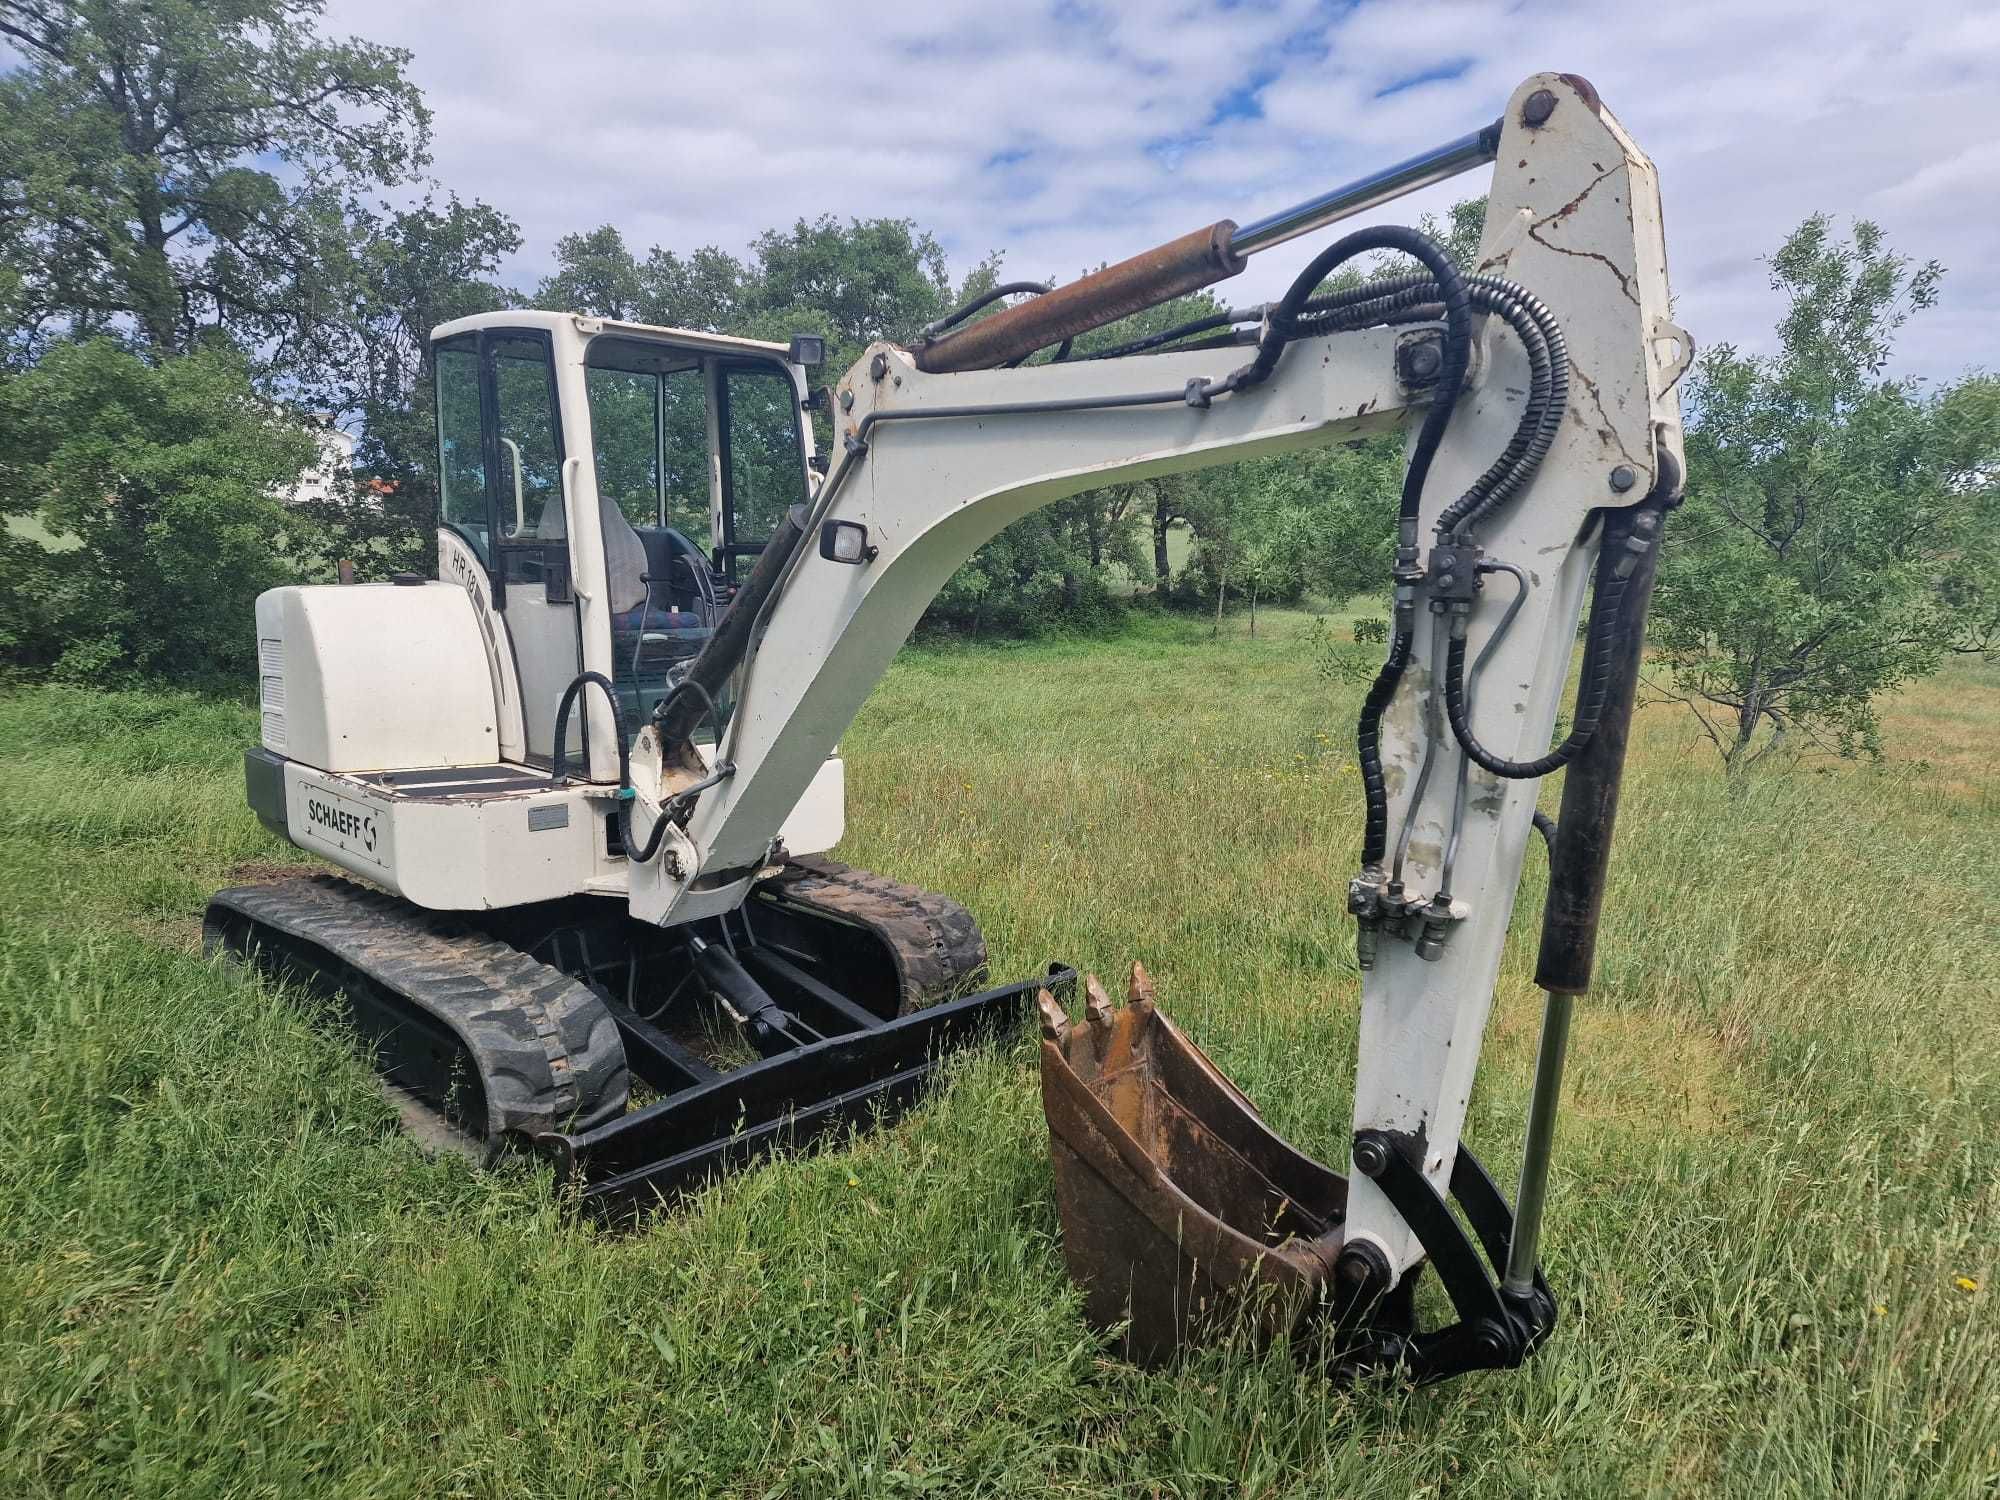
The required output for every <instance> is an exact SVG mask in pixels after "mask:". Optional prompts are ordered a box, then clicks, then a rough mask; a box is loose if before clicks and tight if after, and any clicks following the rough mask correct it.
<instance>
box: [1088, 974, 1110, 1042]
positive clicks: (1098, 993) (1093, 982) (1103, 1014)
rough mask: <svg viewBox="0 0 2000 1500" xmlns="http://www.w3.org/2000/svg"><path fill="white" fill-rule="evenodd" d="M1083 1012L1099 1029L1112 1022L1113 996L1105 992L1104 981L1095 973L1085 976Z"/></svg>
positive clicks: (1101, 1029)
mask: <svg viewBox="0 0 2000 1500" xmlns="http://www.w3.org/2000/svg"><path fill="white" fill-rule="evenodd" d="M1083 1013H1084V1015H1085V1017H1086V1018H1087V1019H1088V1020H1089V1021H1090V1024H1091V1025H1092V1026H1094V1027H1096V1028H1097V1029H1098V1030H1099V1031H1103V1030H1104V1029H1105V1028H1106V1027H1108V1026H1110V1024H1111V996H1110V995H1108V994H1106V993H1105V990H1104V984H1103V981H1101V980H1100V979H1099V978H1098V977H1097V976H1096V975H1095V974H1087V975H1085V976H1084V980H1083Z"/></svg>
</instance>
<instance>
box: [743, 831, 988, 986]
mask: <svg viewBox="0 0 2000 1500" xmlns="http://www.w3.org/2000/svg"><path fill="white" fill-rule="evenodd" d="M759 889H760V890H763V891H765V892H769V893H770V894H772V895H775V896H777V897H778V898H779V899H781V900H784V901H789V902H793V903H796V904H797V905H800V906H804V907H809V908H811V909H812V910H815V911H821V912H825V913H827V914H828V915H830V916H834V917H838V918H842V919H844V920H846V921H849V922H853V923H855V924H857V925H859V926H862V927H866V928H868V929H869V930H870V931H871V932H873V933H875V934H876V936H878V937H879V938H881V940H882V941H883V942H884V943H885V944H887V945H888V947H889V950H890V952H892V953H893V954H894V955H895V958H896V975H897V981H898V984H899V986H900V994H899V995H898V997H897V1008H896V1014H897V1015H899V1016H907V1015H909V1014H910V1013H911V1012H912V1011H917V1010H922V1009H923V1008H924V1007H925V1006H927V1005H935V1004H936V1003H937V1002H938V1001H940V1000H951V999H956V998H957V997H959V996H961V995H966V994H970V993H971V992H972V991H973V990H974V989H976V988H977V987H978V986H979V985H980V984H981V983H982V982H983V981H984V980H985V978H986V939H985V938H984V937H982V936H981V935H980V932H979V924H978V922H977V921H975V920H974V919H973V915H972V913H971V912H969V911H967V910H966V909H965V908H964V907H962V906H960V905H959V904H958V903H957V902H956V901H953V900H952V899H951V898H950V897H949V896H940V895H938V894H937V892H935V891H923V890H918V889H917V888H916V887H915V886H913V885H904V884H903V883H902V882H901V881H898V880H891V879H889V877H888V876H886V875H877V874H875V873H873V872H872V871H869V870H857V869H854V868H853V867H851V866H849V865H843V864H840V863H838V862H837V861H835V860H830V859H817V858H794V859H791V860H789V861H787V862H786V867H785V872H784V873H783V874H782V875H778V876H775V877H773V878H772V879H771V880H769V881H766V882H765V883H764V885H763V886H761V887H760V888H759Z"/></svg>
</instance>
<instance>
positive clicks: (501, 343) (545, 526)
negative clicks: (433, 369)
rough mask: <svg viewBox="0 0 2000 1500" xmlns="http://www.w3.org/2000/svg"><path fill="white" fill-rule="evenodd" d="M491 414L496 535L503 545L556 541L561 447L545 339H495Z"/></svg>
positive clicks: (562, 531) (560, 526)
mask: <svg viewBox="0 0 2000 1500" xmlns="http://www.w3.org/2000/svg"><path fill="white" fill-rule="evenodd" d="M491 348H492V353H493V390H494V405H495V415H496V416H497V417H498V418H499V431H500V537H501V540H502V541H503V542H536V541H547V540H551V539H554V540H560V539H562V538H563V537H565V536H567V535H568V528H567V527H566V526H565V525H564V523H563V492H562V445H561V443H560V442H558V441H557V438H556V425H555V424H556V416H555V413H556V390H555V370H554V368H553V367H552V363H551V360H550V357H549V346H548V343H547V341H546V340H544V339H541V338H537V337H533V336H527V335H521V336H509V337H502V338H496V339H494V340H493V341H492V344H491Z"/></svg>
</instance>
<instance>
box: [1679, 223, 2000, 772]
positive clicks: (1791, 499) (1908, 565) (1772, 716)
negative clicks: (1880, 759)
mask: <svg viewBox="0 0 2000 1500" xmlns="http://www.w3.org/2000/svg"><path fill="white" fill-rule="evenodd" d="M1942 274H1943V272H1942V269H1941V268H1940V267H1939V266H1938V265H1937V263H1936V262H1934V261H1933V262H1927V263H1925V264H1923V265H1912V263H1911V262H1910V261H1909V260H1908V259H1906V258H1905V257H1903V256H1900V255H1897V254H1895V253H1894V252H1893V251H1892V250H1891V249H1890V248H1889V246H1888V244H1887V242H1886V241H1885V240H1884V238H1883V236H1882V232H1881V230H1880V229H1878V228H1877V227H1876V226H1875V225H1874V224H1872V223H1868V222H1866V221H1860V222H1857V223H1856V224H1855V225H1854V226H1853V232H1852V235H1851V238H1849V239H1846V240H1842V239H1840V238H1839V237H1838V236H1837V235H1836V234H1835V232H1834V230H1833V227H1832V225H1831V223H1830V221H1829V220H1828V219H1827V217H1826V216H1825V215H1823V214H1819V215H1814V216H1813V217H1811V218H1809V219H1807V220H1806V221H1805V222H1804V223H1803V224H1801V225H1800V226H1799V227H1798V228H1797V229H1796V230H1794V231H1793V233H1792V234H1791V235H1790V236H1789V237H1788V238H1787V239H1786V240H1785V242H1784V245H1783V246H1782V247H1781V248H1780V249H1779V251H1778V253H1777V254H1776V255H1774V256H1773V257H1772V258H1771V261H1770V275H1771V285H1772V287H1773V289H1774V290H1776V291H1779V292H1781V293H1783V294H1784V296H1785V298H1786V301H1787V310H1786V313H1785V316H1784V318H1783V320H1782V321H1781V322H1780V324H1779V325H1778V348H1777V352H1776V353H1774V354H1771V355H1764V356H1759V355H1747V354H1744V353H1742V352H1741V351H1740V350H1738V349H1737V348H1736V347H1735V346H1734V345H1730V344H1722V345H1718V346H1716V347H1715V348H1713V349H1711V350H1709V351H1708V352H1707V353H1706V354H1704V355H1703V356H1702V357H1701V358H1700V360H1699V361H1698V362H1697V364H1696V366H1695V370H1694V372H1693V376H1692V379H1691V382H1690V389H1689V391H1688V393H1687V404H1688V408H1689V411H1690V414H1691V421H1690V423H1689V427H1688V444H1687V447H1688V498H1687V503H1686V505H1685V507H1684V510H1683V513H1682V514H1681V515H1680V516H1677V517H1676V518H1675V521H1674V523H1673V524H1672V525H1670V526H1669V527H1668V531H1667V543H1666V548H1665V551H1664V553H1663V555H1662V561H1661V571H1660V582H1659V590H1658V595H1657V598H1656V602H1655V604H1654V606H1653V635H1654V640H1655V644H1656V645H1657V646H1658V648H1659V650H1660V652H1661V655H1662V658H1663V660H1664V663H1665V665H1666V666H1667V668H1668V669H1669V673H1670V676H1669V678H1668V679H1667V681H1666V683H1664V684H1663V685H1662V691H1663V693H1664V694H1665V695H1666V696H1668V697H1670V698H1673V699H1675V700H1677V701H1679V702H1682V703H1684V704H1686V705H1687V706H1688V708H1689V709H1691V710H1692V711H1693V713H1694V714H1695V716H1696V718H1697V719H1698V720H1699V721H1700V723H1701V726H1702V729H1703V730H1704V731H1705V733H1706V734H1707V736H1708V738H1709V740H1710V741H1711V742H1712V743H1713V745H1714V746H1715V748H1716V750H1717V752H1718V753H1719V754H1720V756H1721V758H1722V761H1723V764H1724V765H1725V766H1726V767H1728V768H1730V769H1732V770H1735V769H1740V768H1741V767H1744V766H1747V765H1749V764H1751V763H1753V762H1755V761H1757V760H1759V759H1762V758H1763V757H1764V756H1766V755H1768V754H1770V753H1771V752H1772V750H1773V749H1774V748H1776V747H1778V746H1781V745H1789V744H1795V743H1796V742H1797V741H1798V740H1800V739H1803V740H1805V741H1808V742H1810V743H1812V744H1815V745H1818V746H1820V747H1822V748H1826V749H1830V750H1833V751H1836V752H1838V753H1840V754H1843V755H1848V754H1853V753H1855V752H1856V751H1857V750H1867V751H1870V752H1874V751H1876V750H1878V749H1879V745H1878V742H1877V736H1876V719H1875V714H1874V707H1873V705H1874V703H1875V700H1876V699H1877V698H1879V697H1880V696H1881V694H1883V693H1884V692H1887V691H1889V690H1890V689H1892V688H1894V687H1895V686H1897V685H1898V684H1899V683H1902V682H1904V681H1906V680H1908V679H1910V678H1912V677H1915V676H1920V675H1922V674H1924V673H1927V672H1929V671H1931V670H1933V669H1934V668H1935V667H1936V666H1937V664H1938V662H1939V660H1940V658H1941V657H1942V656H1943V654H1944V653H1945V652H1947V651H1950V650H1953V649H1971V648H1975V647H1979V646H1982V645H1990V644H1991V640H1992V636H1991V632H1992V628H1993V619H1994V614H1993V609H1994V605H1993V599H1994V593H1993V588H1992V585H1993V582H1994V578H1993V574H1994V571H1995V560H1994V552H1995V542H1994V536H1995V533H1994V530H1993V524H1992V523H1993V521H1994V520H1995V518H1996V498H1995V489H1996V481H1997V480H2000V383H1996V382H1995V381H1994V380H1993V379H1991V378H1988V377H1975V378H1970V379H1967V380H1965V381H1963V382H1961V383H1959V384H1957V385H1954V386H1948V387H1944V388H1942V389H1931V388H1927V387H1925V386H1924V385H1922V384H1921V383H1919V382H1918V381H1916V380H1914V379H1891V378H1889V377H1887V376H1886V375H1885V373H1884V371H1885V370H1886V368H1887V366H1888V363H1889V359H1890V356H1891V354H1892V352H1893V349H1894V345H1895V338H1896V334H1897V331H1898V330H1899V329H1900V328H1901V327H1902V326H1903V324H1904V323H1905V322H1906V321H1907V320H1908V319H1909V318H1910V317H1911V316H1912V315H1914V314H1916V313H1918V312H1921V311H1923V310H1924V309H1927V308H1929V307H1931V306H1933V305H1934V304H1935V302H1936V300H1937V296H1938V286H1939V283H1940V280H1941V278H1942ZM1766 726H1769V729H1770V731H1771V732H1770V734H1769V735H1768V736H1765V737H1763V738H1762V739H1761V740H1760V738H1759V731H1760V730H1762V729H1764V728H1765V727H1766Z"/></svg>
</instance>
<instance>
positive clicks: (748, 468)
mask: <svg viewBox="0 0 2000 1500" xmlns="http://www.w3.org/2000/svg"><path fill="white" fill-rule="evenodd" d="M722 396H723V420H722V422H721V423H720V426H721V428H722V440H723V477H724V481H725V485H726V488H727V491H728V493H727V497H726V498H727V501H728V504H727V508H726V511H725V520H726V524H727V526H728V529H729V532H730V535H729V536H728V538H727V539H726V540H727V543H728V546H729V552H730V556H731V558H732V560H733V559H734V558H736V557H749V556H754V555H755V554H756V553H757V552H758V551H760V550H761V549H762V548H763V545H764V543H765V542H767V541H768V540H770V537H771V533H772V532H773V531H775V530H776V529H777V525H778V522H779V521H780V520H781V519H782V518H783V517H784V514H785V512H786V511H787V510H789V509H790V508H791V507H792V506H794V505H797V504H798V503H799V502H800V501H802V500H804V499H805V498H806V476H805V453H804V451H803V450H802V449H801V448H800V446H799V400H798V391H797V389H796V387H794V386H793V384H792V379H791V376H790V375H789V374H788V373H787V372H786V371H784V370H782V369H778V368H775V367H773V366H771V365H732V366H728V367H726V368H725V369H724V371H723V379H722Z"/></svg>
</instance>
